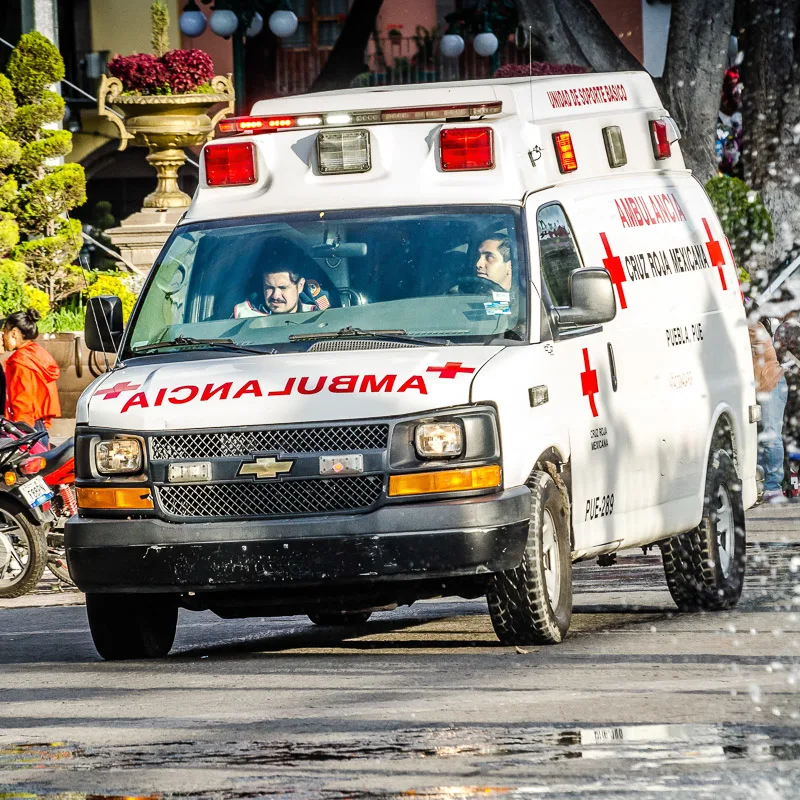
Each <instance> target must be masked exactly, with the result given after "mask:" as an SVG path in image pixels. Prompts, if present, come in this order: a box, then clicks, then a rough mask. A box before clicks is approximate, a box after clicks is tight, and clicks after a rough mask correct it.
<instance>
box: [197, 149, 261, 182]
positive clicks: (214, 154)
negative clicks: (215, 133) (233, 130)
mask: <svg viewBox="0 0 800 800" xmlns="http://www.w3.org/2000/svg"><path fill="white" fill-rule="evenodd" d="M203 152H204V154H205V165H206V183H207V184H208V185H209V186H248V185H250V184H251V183H255V182H256V160H255V148H254V146H253V143H252V142H232V143H231V144H210V145H207V146H206V148H205V150H204V151H203Z"/></svg>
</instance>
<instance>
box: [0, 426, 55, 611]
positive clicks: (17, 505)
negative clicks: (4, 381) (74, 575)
mask: <svg viewBox="0 0 800 800" xmlns="http://www.w3.org/2000/svg"><path fill="white" fill-rule="evenodd" d="M9 426H10V427H9ZM12 429H13V430H12ZM21 433H22V432H21V431H20V430H19V429H18V428H16V426H14V425H13V424H12V423H8V421H7V420H2V421H0V437H2V438H0V475H1V476H2V482H1V483H0V597H19V596H20V595H23V594H25V593H26V592H29V591H31V590H32V589H34V588H35V587H36V585H37V584H38V583H39V580H40V578H41V577H42V573H43V572H44V568H45V566H46V564H47V532H48V530H49V527H50V526H51V525H52V523H53V522H54V520H55V517H54V514H53V511H52V509H51V501H52V499H53V490H52V489H51V487H50V486H48V485H47V483H45V481H44V479H43V478H42V477H41V475H39V474H38V473H39V472H40V471H41V470H42V468H43V467H44V466H45V465H46V460H45V458H44V456H43V455H42V454H34V453H32V448H33V447H35V445H36V444H37V443H38V442H39V440H40V439H41V438H42V437H43V436H44V433H42V432H39V431H35V432H33V433H29V434H25V435H20V434H21ZM40 447H41V445H40Z"/></svg>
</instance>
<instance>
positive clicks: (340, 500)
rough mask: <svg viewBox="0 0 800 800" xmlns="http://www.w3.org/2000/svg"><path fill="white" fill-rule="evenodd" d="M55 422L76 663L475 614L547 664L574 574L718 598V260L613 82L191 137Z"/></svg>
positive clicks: (668, 141) (746, 472) (752, 436)
mask: <svg viewBox="0 0 800 800" xmlns="http://www.w3.org/2000/svg"><path fill="white" fill-rule="evenodd" d="M221 128H222V129H223V132H224V133H228V134H232V135H231V136H228V137H225V138H220V139H217V140H216V141H214V142H212V143H210V144H208V145H207V146H206V147H205V148H204V150H203V153H202V157H201V170H200V184H199V188H198V191H197V193H196V195H195V197H194V200H193V202H192V205H191V208H190V209H189V210H188V211H187V213H186V215H185V216H184V217H183V219H182V220H181V222H180V224H179V225H178V226H177V227H176V228H175V230H174V232H173V234H172V235H171V237H170V239H169V241H168V242H167V243H166V245H165V246H164V249H163V251H162V253H161V255H160V256H159V258H158V260H157V261H156V263H155V265H154V266H153V269H152V271H151V273H150V275H149V277H148V280H147V283H146V285H145V287H144V290H143V292H142V294H141V296H140V298H139V300H138V303H137V305H136V308H135V309H134V311H133V314H132V316H131V318H130V320H129V322H128V324H127V325H126V327H125V329H124V331H123V325H122V312H121V307H120V303H119V301H118V300H117V299H116V298H109V297H105V298H96V299H94V300H93V301H92V303H91V305H90V307H89V313H88V316H87V331H86V337H87V343H88V344H89V345H90V346H91V347H93V348H94V349H97V350H105V351H109V352H110V351H116V352H117V353H118V359H117V362H116V367H115V368H114V369H113V370H112V371H111V372H109V373H107V374H105V375H103V376H102V377H101V378H99V379H98V380H97V381H95V383H93V384H92V385H91V386H90V387H89V388H88V389H87V390H86V392H85V393H84V395H83V397H82V398H81V401H80V405H79V410H78V418H77V428H76V466H77V476H78V480H77V494H78V500H79V506H80V515H79V518H77V519H75V520H74V521H72V522H71V523H70V524H69V526H68V529H67V552H68V558H69V566H70V570H71V571H72V574H73V576H74V578H75V580H76V582H77V584H78V586H79V587H80V588H81V589H82V590H84V591H85V592H86V599H87V610H88V616H89V623H90V626H91V631H92V636H93V638H94V642H95V645H96V647H97V649H98V651H99V653H100V654H101V655H102V656H103V657H104V658H107V659H119V658H131V657H137V658H139V657H160V656H163V655H165V654H166V653H167V652H168V651H169V649H170V647H171V646H172V642H173V638H174V635H175V629H176V620H177V612H178V608H179V607H183V608H187V609H195V610H207V609H210V610H211V611H213V612H215V613H216V614H218V615H219V616H221V617H225V618H237V617H246V616H269V615H283V614H298V613H302V614H307V615H308V616H309V617H310V618H311V619H312V620H313V621H314V622H316V623H318V624H323V625H332V624H339V625H344V624H360V623H363V622H365V621H366V620H367V618H368V617H369V616H370V614H371V613H372V612H374V611H376V610H381V609H386V608H392V607H394V606H395V605H398V604H410V603H413V602H414V601H416V600H418V599H422V598H430V597H435V596H443V595H458V596H461V597H466V598H475V597H479V596H486V597H487V598H488V605H489V612H490V614H491V619H492V623H493V625H494V628H495V631H496V632H497V635H498V638H499V639H500V641H501V642H502V643H504V644H507V645H512V644H517V645H522V644H529V643H550V642H559V641H561V640H562V639H563V638H564V636H565V635H566V633H567V629H568V626H569V623H570V616H571V609H572V586H571V582H572V564H573V562H576V561H580V560H584V559H589V558H597V557H598V556H603V557H604V558H605V559H606V560H611V559H612V556H611V554H613V553H616V552H617V551H618V550H623V549H625V548H630V547H643V546H645V547H646V546H648V545H656V544H657V545H659V546H660V548H661V550H662V553H663V558H664V566H665V572H666V578H667V583H668V586H669V589H670V591H671V593H672V596H673V598H674V599H675V601H676V603H677V605H678V606H679V607H680V608H681V609H685V610H690V609H720V608H727V607H730V606H732V605H733V604H735V603H736V601H737V600H738V598H739V595H740V593H741V591H742V581H743V574H744V563H745V527H744V509H745V508H747V507H749V506H750V505H752V504H753V503H754V501H755V496H756V486H755V465H756V427H757V426H756V422H757V419H758V412H759V408H758V406H757V404H756V396H755V390H754V386H753V369H752V361H751V356H750V347H749V339H748V334H747V327H746V322H745V314H744V310H743V306H742V298H741V295H740V291H739V287H738V282H737V277H736V267H735V264H734V261H733V257H732V254H731V251H730V248H729V246H728V243H727V241H726V239H725V236H724V234H723V231H722V228H721V227H720V223H719V221H718V219H717V217H716V216H715V214H714V211H713V210H712V208H711V205H710V204H709V201H708V198H707V197H706V195H705V193H704V191H703V189H702V188H701V186H700V185H699V184H698V182H697V181H696V180H695V179H694V178H693V177H692V175H691V174H690V172H689V171H688V170H687V169H686V168H685V166H684V162H683V158H682V156H681V153H680V149H679V146H678V138H679V136H680V134H679V132H678V130H677V127H676V126H675V124H674V122H673V121H672V119H671V118H670V117H669V116H668V114H667V111H665V110H664V108H663V107H662V105H661V102H660V101H659V98H658V95H657V93H656V91H655V89H654V87H653V84H652V82H651V80H650V78H649V76H647V75H646V74H644V73H620V74H588V75H569V76H560V77H547V78H535V79H532V80H529V79H511V80H492V81H487V82H464V83H443V84H428V85H423V86H403V87H396V88H390V89H359V90H349V91H341V92H330V93H323V94H307V95H302V96H298V97H288V98H281V99H277V100H269V101H264V102H259V103H257V104H256V105H255V106H254V108H253V110H252V115H251V116H249V117H244V118H236V119H230V120H227V121H225V122H223V123H222V125H221Z"/></svg>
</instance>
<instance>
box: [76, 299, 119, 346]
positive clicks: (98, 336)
mask: <svg viewBox="0 0 800 800" xmlns="http://www.w3.org/2000/svg"><path fill="white" fill-rule="evenodd" d="M122 328H123V324H122V300H120V299H119V297H116V296H115V295H101V296H100V297H92V298H90V299H89V305H87V306H86V322H85V323H84V327H83V333H84V338H85V340H86V346H87V347H88V348H89V349H90V350H98V351H100V352H101V353H116V352H117V348H118V347H119V343H120V342H121V341H122Z"/></svg>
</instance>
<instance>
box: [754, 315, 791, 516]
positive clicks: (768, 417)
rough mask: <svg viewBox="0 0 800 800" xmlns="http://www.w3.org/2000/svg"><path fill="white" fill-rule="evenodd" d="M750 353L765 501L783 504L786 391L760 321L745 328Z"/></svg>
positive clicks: (772, 350)
mask: <svg viewBox="0 0 800 800" xmlns="http://www.w3.org/2000/svg"><path fill="white" fill-rule="evenodd" d="M748 329H749V331H750V348H751V350H752V352H753V373H754V376H755V382H756V397H757V399H758V402H759V405H760V406H761V433H760V434H759V437H758V463H759V464H760V465H761V467H762V469H763V470H764V501H765V502H767V503H780V502H785V500H786V495H784V493H783V412H784V410H785V409H786V399H787V397H788V394H789V388H788V386H787V384H786V377H785V376H784V374H783V367H781V365H780V364H779V363H778V357H777V355H776V353H775V347H774V346H773V344H772V337H771V336H770V335H769V332H768V331H767V329H766V328H765V327H764V325H763V324H762V323H761V322H758V321H753V322H750V323H749V325H748Z"/></svg>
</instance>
